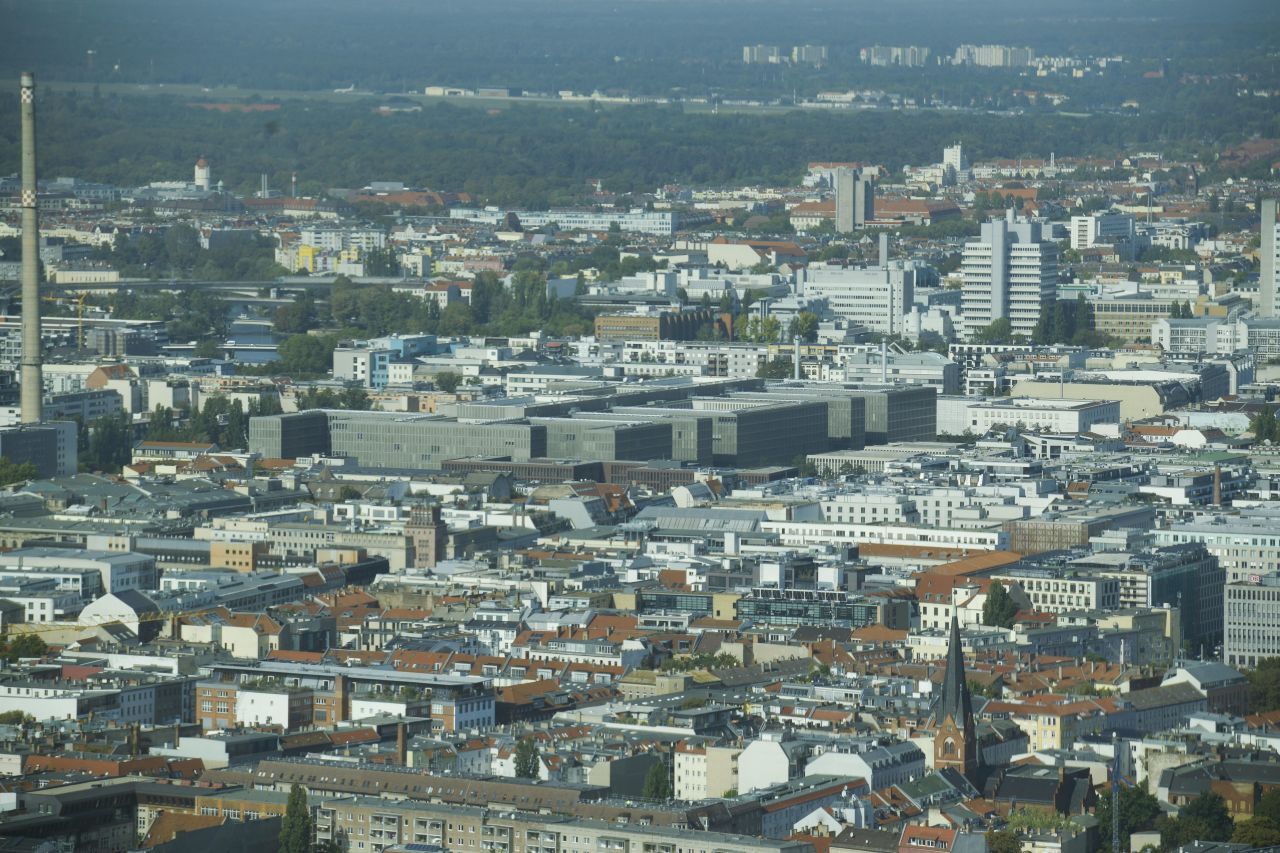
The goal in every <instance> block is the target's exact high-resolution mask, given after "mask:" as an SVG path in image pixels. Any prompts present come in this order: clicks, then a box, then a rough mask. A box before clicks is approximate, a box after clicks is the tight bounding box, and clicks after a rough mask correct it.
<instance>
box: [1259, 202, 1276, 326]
mask: <svg viewBox="0 0 1280 853" xmlns="http://www.w3.org/2000/svg"><path fill="white" fill-rule="evenodd" d="M1260 251H1261V253H1262V272H1261V275H1259V276H1258V293H1259V295H1260V296H1261V299H1260V302H1261V303H1262V304H1261V306H1260V307H1259V310H1258V313H1259V314H1261V315H1262V316H1263V317H1275V316H1277V315H1276V303H1277V302H1280V297H1277V295H1276V294H1277V291H1280V228H1278V227H1277V225H1276V199H1274V198H1264V199H1263V200H1262V247H1261V249H1260Z"/></svg>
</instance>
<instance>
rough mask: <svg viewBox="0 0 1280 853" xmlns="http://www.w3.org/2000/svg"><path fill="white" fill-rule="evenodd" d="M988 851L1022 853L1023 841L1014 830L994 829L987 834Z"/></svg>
mask: <svg viewBox="0 0 1280 853" xmlns="http://www.w3.org/2000/svg"><path fill="white" fill-rule="evenodd" d="M987 851H988V853H1022V840H1021V839H1019V838H1018V834H1017V833H1016V832H1013V831H1012V830H1008V829H1001V830H994V829H993V830H991V831H990V832H988V833H987Z"/></svg>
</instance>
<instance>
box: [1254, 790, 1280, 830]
mask: <svg viewBox="0 0 1280 853" xmlns="http://www.w3.org/2000/svg"><path fill="white" fill-rule="evenodd" d="M1253 817H1254V819H1255V820H1256V819H1257V818H1260V817H1265V818H1269V819H1270V820H1272V821H1274V822H1275V823H1276V825H1277V826H1280V788H1272V789H1271V790H1269V791H1267V792H1266V793H1265V794H1263V795H1262V796H1261V797H1259V798H1258V804H1257V805H1256V806H1254V807H1253Z"/></svg>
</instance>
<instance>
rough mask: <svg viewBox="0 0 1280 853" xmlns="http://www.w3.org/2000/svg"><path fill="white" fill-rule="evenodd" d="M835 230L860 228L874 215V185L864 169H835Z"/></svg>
mask: <svg viewBox="0 0 1280 853" xmlns="http://www.w3.org/2000/svg"><path fill="white" fill-rule="evenodd" d="M835 177H836V230H837V231H839V232H840V233H842V234H849V233H852V232H853V230H854V229H856V228H861V227H863V226H865V225H866V224H867V222H868V221H869V220H872V219H875V215H876V185H875V181H873V180H872V179H871V173H870V171H868V170H866V169H851V168H848V167H841V168H839V169H836V175H835Z"/></svg>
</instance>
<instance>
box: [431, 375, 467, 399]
mask: <svg viewBox="0 0 1280 853" xmlns="http://www.w3.org/2000/svg"><path fill="white" fill-rule="evenodd" d="M434 382H435V385H436V388H438V389H440V390H441V391H443V392H444V393H446V394H452V393H453V392H454V391H457V390H458V386H459V385H461V384H462V374H461V373H454V372H453V371H451V370H445V371H442V372H440V373H437V374H436V376H435V379H434Z"/></svg>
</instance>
